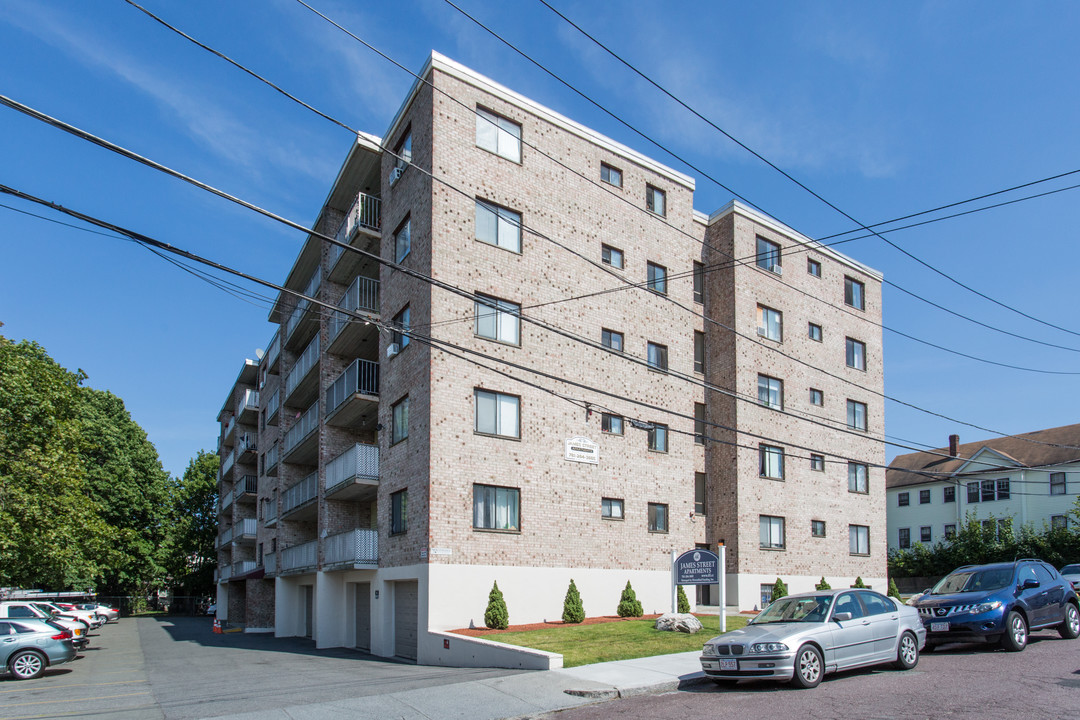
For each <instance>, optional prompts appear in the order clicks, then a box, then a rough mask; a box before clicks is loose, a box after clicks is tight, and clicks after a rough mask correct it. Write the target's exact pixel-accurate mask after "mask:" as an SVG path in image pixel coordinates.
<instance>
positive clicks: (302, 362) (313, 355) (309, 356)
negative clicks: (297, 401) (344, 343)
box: [285, 335, 319, 397]
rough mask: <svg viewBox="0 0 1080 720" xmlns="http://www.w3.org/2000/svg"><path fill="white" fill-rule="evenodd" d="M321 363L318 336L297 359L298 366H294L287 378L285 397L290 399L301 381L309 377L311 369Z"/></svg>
mask: <svg viewBox="0 0 1080 720" xmlns="http://www.w3.org/2000/svg"><path fill="white" fill-rule="evenodd" d="M318 362H319V336H318V335H316V336H315V337H314V338H312V340H311V342H309V343H308V346H307V347H306V348H304V352H302V353H301V354H300V357H298V358H297V359H296V364H295V365H293V368H292V370H290V371H289V374H288V375H286V376H285V397H289V395H290V394H292V391H293V390H295V389H296V386H297V385H299V384H300V381H301V380H303V379H304V378H305V377H307V374H308V373H309V372H311V368H313V367H315V365H316V363H318Z"/></svg>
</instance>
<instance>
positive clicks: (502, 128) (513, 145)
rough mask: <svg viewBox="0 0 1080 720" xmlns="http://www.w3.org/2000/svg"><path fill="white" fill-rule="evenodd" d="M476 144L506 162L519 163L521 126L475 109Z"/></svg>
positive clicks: (481, 109) (480, 109) (491, 113)
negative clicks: (504, 159)
mask: <svg viewBox="0 0 1080 720" xmlns="http://www.w3.org/2000/svg"><path fill="white" fill-rule="evenodd" d="M476 144H477V146H478V147H481V148H483V149H484V150H487V151H489V152H493V153H495V154H496V155H499V156H501V157H504V158H506V159H507V160H513V161H514V162H521V125H519V124H517V123H516V122H514V121H513V120H508V119H506V118H504V117H502V116H499V115H496V114H495V113H493V112H489V111H487V110H484V109H483V108H476Z"/></svg>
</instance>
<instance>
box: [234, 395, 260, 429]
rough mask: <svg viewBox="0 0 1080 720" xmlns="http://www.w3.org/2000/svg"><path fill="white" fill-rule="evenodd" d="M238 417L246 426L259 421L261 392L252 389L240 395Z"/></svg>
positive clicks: (237, 405) (237, 409) (237, 406)
mask: <svg viewBox="0 0 1080 720" xmlns="http://www.w3.org/2000/svg"><path fill="white" fill-rule="evenodd" d="M236 416H237V418H238V420H239V421H240V422H241V423H243V424H244V425H254V424H255V423H256V422H258V420H259V391H258V390H251V389H250V388H249V389H247V390H244V392H242V393H240V400H239V402H237V403H236Z"/></svg>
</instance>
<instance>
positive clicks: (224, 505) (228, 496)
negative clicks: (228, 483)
mask: <svg viewBox="0 0 1080 720" xmlns="http://www.w3.org/2000/svg"><path fill="white" fill-rule="evenodd" d="M232 501H233V491H232V490H230V491H229V492H227V493H225V494H224V495H223V496H222V497H221V510H222V511H223V512H224V511H225V510H228V509H229V506H230V505H232Z"/></svg>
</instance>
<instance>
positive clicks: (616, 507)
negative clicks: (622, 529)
mask: <svg viewBox="0 0 1080 720" xmlns="http://www.w3.org/2000/svg"><path fill="white" fill-rule="evenodd" d="M600 517H602V518H606V519H608V520H622V519H623V517H624V515H623V501H622V500H621V499H620V498H600Z"/></svg>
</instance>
